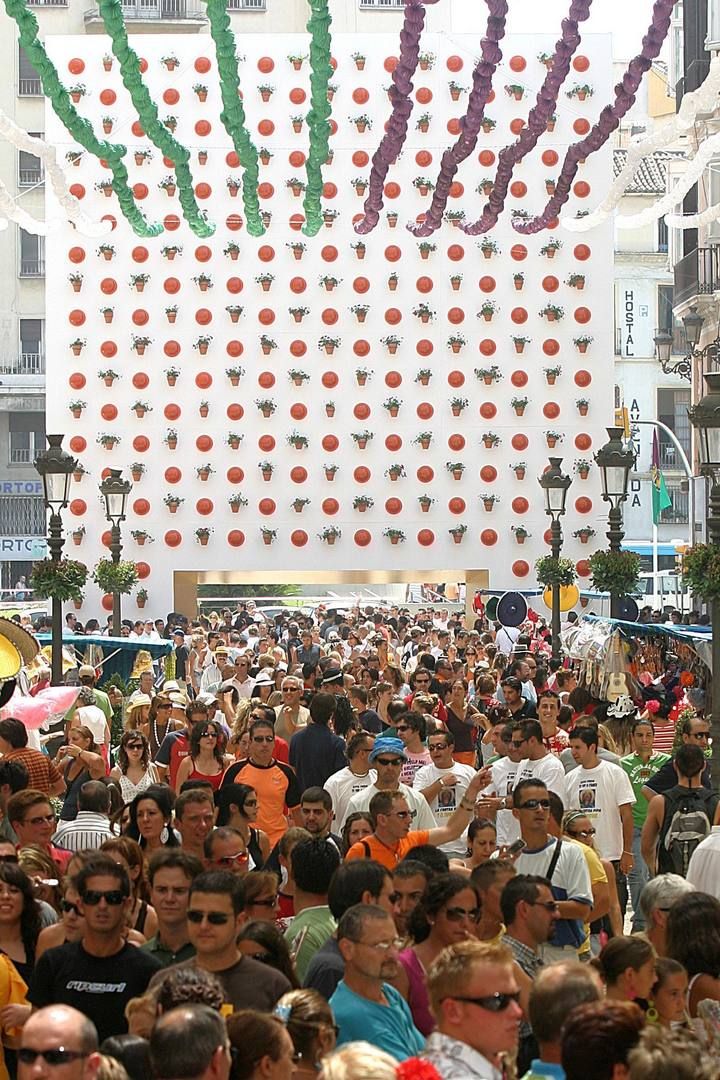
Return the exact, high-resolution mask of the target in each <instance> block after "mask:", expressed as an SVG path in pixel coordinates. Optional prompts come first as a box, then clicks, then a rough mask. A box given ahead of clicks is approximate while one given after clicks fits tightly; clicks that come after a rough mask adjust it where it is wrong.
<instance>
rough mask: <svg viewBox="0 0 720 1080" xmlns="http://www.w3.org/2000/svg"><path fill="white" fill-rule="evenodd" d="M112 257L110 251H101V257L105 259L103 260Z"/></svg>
mask: <svg viewBox="0 0 720 1080" xmlns="http://www.w3.org/2000/svg"><path fill="white" fill-rule="evenodd" d="M112 257H113V253H112V251H103V258H104V259H105V262H110V260H111V259H112Z"/></svg>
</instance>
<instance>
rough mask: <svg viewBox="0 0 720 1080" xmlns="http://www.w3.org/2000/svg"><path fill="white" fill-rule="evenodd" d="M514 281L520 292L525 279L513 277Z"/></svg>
mask: <svg viewBox="0 0 720 1080" xmlns="http://www.w3.org/2000/svg"><path fill="white" fill-rule="evenodd" d="M513 282H514V284H515V288H516V289H517V291H518V292H520V290H521V289H522V287H523V285H524V284H525V279H524V278H519V277H516V278H513Z"/></svg>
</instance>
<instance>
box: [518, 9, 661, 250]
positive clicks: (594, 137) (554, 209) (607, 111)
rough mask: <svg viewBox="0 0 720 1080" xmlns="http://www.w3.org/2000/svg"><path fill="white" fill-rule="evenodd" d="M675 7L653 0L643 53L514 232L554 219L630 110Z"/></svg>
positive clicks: (545, 224) (537, 228) (526, 231)
mask: <svg viewBox="0 0 720 1080" xmlns="http://www.w3.org/2000/svg"><path fill="white" fill-rule="evenodd" d="M674 6H675V5H674V3H673V0H655V4H654V6H653V16H652V22H651V23H650V26H649V27H648V32H647V34H646V35H645V37H644V38H643V42H642V52H640V54H639V55H638V56H635V57H634V58H633V59H632V60H631V61H630V63H629V64H628V67H627V70H626V72H625V74H624V75H623V79H622V82H620V83H618V84H617V86H616V87H615V102H614V104H612V105H606V106H605V108H604V109H603V111H602V112H601V113H600V117H599V119H598V121H597V123H596V124H595V125H594V126H593V129H592V131H591V132H590V134H589V135H587V136H586V137H585V138H584V139H582V140H581V141H580V142H577V143H573V145H572V146H571V147H570V148H569V149H568V151H567V153H566V155H565V160H564V162H563V167H562V170H561V172H560V176H559V177H558V180H557V185H556V188H555V194H554V195H553V197H552V198H551V199H550V200H549V201H548V203H547V205H546V206H545V209H544V210H543V211H542V213H541V214H540V215H539V216H538V217H535V218H530V220H529V221H514V222H513V228H514V229H515V231H516V232H519V233H523V234H525V235H529V234H532V233H538V232H541V231H542V229H547V228H548V227H549V225H550V222H551V221H552V220H553V219H554V218H556V217H557V215H558V213H559V212H560V210H561V209H562V207H563V206H564V205H565V203H566V202H567V201H568V198H569V197H570V188H571V186H572V182H573V180H574V179H575V176H576V175H577V171H578V165H579V163H580V161H581V159H584V158H588V157H590V155H591V154H594V153H595V151H596V150H599V149H600V148H601V147H602V146H604V145H605V143H606V142H607V141H608V139H609V138H610V135H611V134H612V132H613V131H615V129H616V128H617V127H618V125H619V123H620V121H621V120H622V118H623V116H625V114H626V113H627V112H628V111H629V110H630V109H631V108H632V106H633V104H634V102H635V94H636V93H637V91H638V87H639V86H640V83H641V82H642V77H643V75H644V74H645V72H646V71H648V70H649V69H650V67H651V66H652V62H653V60H654V59H655V58H656V57H657V56H658V55H659V53H660V50H661V48H662V45H663V42H664V41H665V38H666V37H667V35H668V31H669V30H670V17H671V15H672V10H673V7H674Z"/></svg>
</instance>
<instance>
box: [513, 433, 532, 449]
mask: <svg viewBox="0 0 720 1080" xmlns="http://www.w3.org/2000/svg"><path fill="white" fill-rule="evenodd" d="M510 442H511V445H512V448H513V450H527V448H528V445H529V444H528V437H527V435H522V434H517V435H513V437H512V439H511V440H510Z"/></svg>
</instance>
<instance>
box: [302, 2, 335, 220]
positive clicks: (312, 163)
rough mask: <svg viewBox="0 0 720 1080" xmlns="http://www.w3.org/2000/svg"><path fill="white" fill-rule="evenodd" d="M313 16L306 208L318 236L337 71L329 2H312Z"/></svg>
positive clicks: (309, 24)
mask: <svg viewBox="0 0 720 1080" xmlns="http://www.w3.org/2000/svg"><path fill="white" fill-rule="evenodd" d="M309 3H310V9H311V15H310V19H309V20H308V24H307V31H308V33H309V34H310V35H311V37H310V69H311V71H310V111H309V113H308V115H307V124H308V130H309V132H310V152H309V154H308V159H307V162H306V164H305V171H306V174H307V188H306V189H305V198H304V200H303V208H304V210H305V225H304V226H303V232H304V233H305V235H306V236H317V234H318V232H319V231H320V228H321V227H322V223H323V219H322V210H321V207H320V196H321V195H322V189H323V180H322V166H323V163H324V162H325V161H327V157H328V153H329V151H330V125H329V124H328V118H329V116H330V111H331V110H330V102H329V101H328V85H329V83H330V79H331V78H332V73H333V69H332V66H331V64H330V46H331V38H330V23H331V18H330V11H329V10H328V4H327V0H309Z"/></svg>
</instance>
